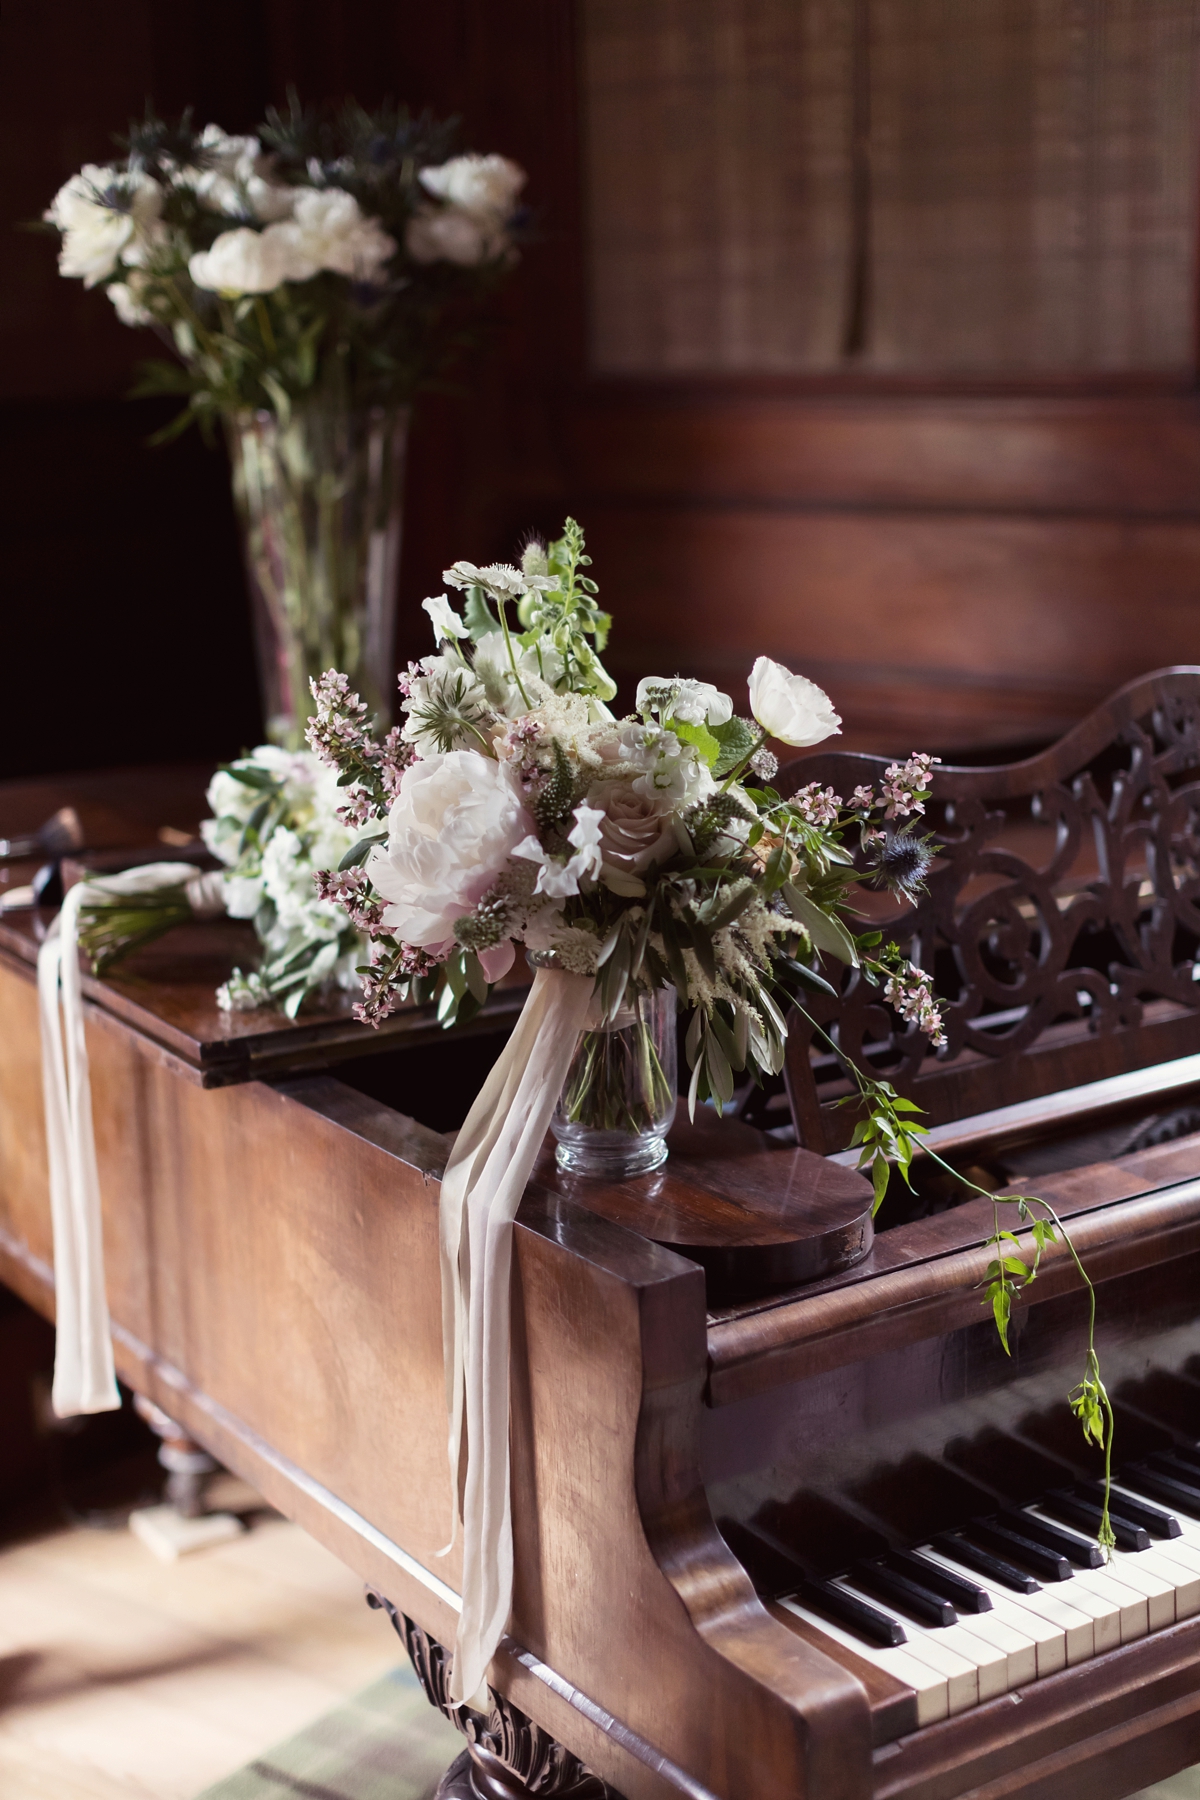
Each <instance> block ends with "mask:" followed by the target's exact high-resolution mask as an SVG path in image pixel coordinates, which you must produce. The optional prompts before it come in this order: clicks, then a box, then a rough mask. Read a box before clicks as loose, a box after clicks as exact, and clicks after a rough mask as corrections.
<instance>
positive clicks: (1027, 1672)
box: [959, 1607, 1038, 1699]
mask: <svg viewBox="0 0 1200 1800" xmlns="http://www.w3.org/2000/svg"><path fill="white" fill-rule="evenodd" d="M959 1620H960V1622H961V1624H962V1626H963V1628H964V1630H966V1631H969V1632H970V1633H971V1636H972V1637H977V1638H982V1639H983V1640H984V1642H985V1643H987V1644H991V1645H992V1647H993V1649H996V1650H999V1651H1000V1652H1001V1653H1002V1654H1003V1656H1004V1664H1005V1670H1004V1672H1005V1689H1006V1691H1008V1692H1011V1690H1012V1689H1013V1688H1019V1687H1024V1686H1025V1685H1026V1683H1027V1682H1030V1681H1036V1680H1037V1673H1038V1667H1037V1645H1036V1643H1035V1642H1034V1640H1033V1638H1032V1637H1030V1635H1029V1633H1028V1631H1026V1630H1025V1628H1024V1626H1020V1627H1018V1626H1016V1625H1014V1624H1013V1623H1012V1621H1011V1620H1010V1619H1007V1618H1001V1616H1000V1614H999V1613H998V1612H997V1611H996V1609H995V1607H993V1608H992V1611H991V1612H986V1613H960V1614H959ZM979 1692H980V1698H981V1699H982V1697H983V1688H982V1685H981V1686H980V1690H979Z"/></svg>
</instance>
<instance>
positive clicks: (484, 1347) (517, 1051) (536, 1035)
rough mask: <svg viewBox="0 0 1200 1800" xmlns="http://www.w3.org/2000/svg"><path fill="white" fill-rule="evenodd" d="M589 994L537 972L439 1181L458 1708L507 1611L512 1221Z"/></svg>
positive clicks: (474, 1684)
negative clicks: (457, 1550) (457, 1537)
mask: <svg viewBox="0 0 1200 1800" xmlns="http://www.w3.org/2000/svg"><path fill="white" fill-rule="evenodd" d="M593 986H594V982H593V980H592V977H591V976H590V975H568V974H566V973H565V972H564V971H562V970H560V969H539V970H538V971H537V973H536V975H535V976H534V980H533V987H532V988H531V989H530V993H529V998H528V1000H527V1001H526V1002H525V1006H524V1009H523V1011H522V1013H521V1016H520V1018H519V1019H518V1020H517V1024H516V1027H515V1029H514V1031H513V1034H512V1036H511V1037H510V1038H509V1040H508V1043H507V1044H506V1045H505V1047H504V1049H503V1051H502V1052H501V1054H500V1056H499V1057H498V1058H497V1060H496V1063H495V1065H494V1067H493V1068H492V1070H491V1073H490V1074H489V1075H488V1078H487V1080H486V1081H485V1082H484V1084H483V1087H482V1089H481V1091H480V1093H479V1097H478V1099H477V1100H476V1101H475V1104H474V1105H473V1106H472V1108H471V1110H470V1112H469V1113H468V1114H467V1118H466V1122H465V1124H464V1125H463V1128H462V1130H461V1131H460V1132H459V1134H458V1138H457V1141H456V1142H455V1145H454V1149H453V1151H452V1152H451V1156H450V1160H449V1162H448V1163H447V1164H446V1170H445V1174H444V1175H443V1176H442V1194H441V1262H442V1348H443V1354H444V1356H445V1367H446V1405H447V1410H448V1413H449V1418H450V1439H449V1451H450V1478H451V1482H452V1484H453V1493H454V1495H455V1496H456V1504H455V1529H456V1528H457V1494H458V1472H459V1460H460V1456H461V1452H462V1440H463V1425H464V1413H465V1425H466V1436H467V1476H466V1486H465V1490H464V1493H463V1508H462V1526H463V1591H462V1613H461V1615H460V1617H459V1622H458V1637H457V1641H456V1644H455V1651H454V1665H453V1668H452V1671H451V1677H450V1694H451V1698H452V1699H454V1700H459V1701H474V1700H475V1699H476V1697H477V1696H478V1695H479V1693H480V1690H481V1689H483V1687H484V1677H485V1675H486V1673H487V1666H488V1664H489V1663H490V1661H491V1659H492V1656H493V1655H494V1653H495V1650H496V1646H497V1644H498V1643H499V1641H500V1637H501V1635H502V1633H503V1631H504V1627H505V1625H506V1623H507V1620H508V1613H509V1608H510V1606H511V1604H512V1587H513V1547H512V1500H511V1493H510V1466H509V1442H508V1412H509V1408H508V1365H509V1312H510V1275H511V1269H512V1229H513V1220H514V1218H515V1217H516V1212H517V1208H518V1206H519V1205H520V1204H521V1196H522V1194H523V1193H524V1192H525V1187H526V1184H527V1183H528V1181H529V1177H530V1175H531V1173H532V1171H533V1165H534V1163H535V1162H536V1161H537V1156H538V1152H539V1151H540V1149H541V1147H542V1143H543V1140H544V1139H545V1136H546V1130H547V1127H548V1126H549V1124H550V1116H551V1114H552V1113H553V1111H554V1108H555V1105H556V1104H557V1101H558V1096H559V1094H560V1092H561V1091H562V1085H563V1082H564V1081H565V1080H566V1077H567V1070H568V1069H569V1067H570V1064H571V1057H572V1055H573V1053H574V1050H575V1044H576V1041H577V1039H578V1037H579V1033H580V1031H581V1030H582V1029H583V1027H584V1021H585V1019H586V1017H587V1011H588V1005H589V1003H590V1001H591V997H592V989H593ZM451 1543H453V1533H452V1536H451ZM449 1548H450V1545H447V1546H446V1549H449ZM442 1554H445V1552H442Z"/></svg>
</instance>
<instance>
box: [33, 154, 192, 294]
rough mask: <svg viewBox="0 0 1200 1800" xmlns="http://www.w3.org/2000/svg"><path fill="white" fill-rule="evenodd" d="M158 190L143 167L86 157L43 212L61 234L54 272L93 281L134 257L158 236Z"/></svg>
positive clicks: (160, 196) (88, 283)
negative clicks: (132, 169)
mask: <svg viewBox="0 0 1200 1800" xmlns="http://www.w3.org/2000/svg"><path fill="white" fill-rule="evenodd" d="M162 204H163V192H162V189H161V188H160V187H159V185H158V183H157V181H155V180H153V179H152V177H151V176H149V175H147V174H145V173H144V172H140V171H139V172H138V173H136V174H126V173H125V172H124V171H122V170H119V169H111V168H105V167H102V166H100V165H99V164H97V163H85V164H84V166H83V168H82V169H81V170H80V172H79V174H78V175H72V177H71V179H70V181H68V182H66V183H65V184H64V186H62V187H61V188H59V190H58V192H57V194H56V195H55V196H54V199H53V201H52V202H51V204H50V206H49V207H48V208H47V210H46V212H45V213H44V214H43V217H44V218H46V219H47V220H48V221H49V222H50V224H52V225H56V226H57V227H58V229H59V231H61V232H62V234H63V241H62V249H61V250H60V251H59V255H58V267H59V272H60V273H61V274H63V275H72V276H77V277H80V278H82V281H83V285H84V287H95V285H96V283H97V282H98V281H103V280H105V279H106V277H107V276H109V275H111V274H112V273H113V271H114V270H115V269H116V267H117V264H118V262H119V261H120V260H121V259H122V258H124V260H125V261H126V262H129V263H139V262H141V261H142V260H143V259H144V256H145V254H146V252H147V250H148V249H150V248H151V247H152V246H153V245H154V244H156V243H158V242H160V241H161V239H162V236H163V226H162V222H161V219H160V216H159V215H160V214H161V212H162Z"/></svg>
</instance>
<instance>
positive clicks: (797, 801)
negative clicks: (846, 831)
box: [792, 781, 845, 825]
mask: <svg viewBox="0 0 1200 1800" xmlns="http://www.w3.org/2000/svg"><path fill="white" fill-rule="evenodd" d="M792 805H793V806H794V807H795V809H796V811H797V812H798V813H799V814H800V817H801V818H802V819H804V820H806V821H807V823H808V824H809V825H836V824H837V819H838V813H839V812H840V811H841V809H842V807H843V806H844V805H845V801H844V800H843V799H842V798H841V796H840V795H838V794H835V793H834V791H833V789H832V788H831V787H827V788H822V786H821V784H820V782H819V781H810V782H809V784H808V786H807V787H802V788H799V789H798V790H797V791H796V793H794V794H793V795H792Z"/></svg>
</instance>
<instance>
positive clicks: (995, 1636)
mask: <svg viewBox="0 0 1200 1800" xmlns="http://www.w3.org/2000/svg"><path fill="white" fill-rule="evenodd" d="M899 1616H900V1617H902V1618H903V1620H904V1629H905V1630H906V1631H907V1632H908V1634H909V1638H910V1639H912V1638H914V1637H915V1636H916V1635H917V1634H918V1633H920V1634H922V1635H923V1636H930V1635H932V1636H933V1637H934V1639H935V1640H936V1641H937V1642H938V1643H939V1644H947V1645H949V1647H950V1648H951V1649H952V1650H957V1651H958V1652H959V1653H960V1654H961V1655H963V1656H965V1657H966V1658H967V1660H968V1661H969V1662H973V1663H974V1664H975V1667H976V1668H977V1670H978V1671H979V1700H980V1704H981V1705H982V1703H983V1702H984V1701H985V1700H994V1699H995V1698H996V1696H997V1694H1007V1693H1008V1691H1009V1689H1010V1688H1015V1687H1020V1686H1021V1685H1022V1684H1023V1683H1024V1682H1026V1681H1034V1680H1036V1678H1037V1652H1036V1650H1035V1649H1034V1644H1033V1640H1032V1638H1029V1637H1026V1636H1025V1635H1024V1634H1023V1633H1021V1632H1019V1631H1018V1630H1016V1628H1015V1627H1014V1626H1012V1625H1010V1624H1008V1623H1007V1622H1006V1621H1005V1620H1003V1619H999V1618H997V1617H996V1615H995V1613H994V1612H990V1613H959V1615H958V1624H957V1625H949V1626H939V1625H921V1624H917V1623H914V1624H910V1623H909V1620H908V1615H907V1614H900V1615H899Z"/></svg>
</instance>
